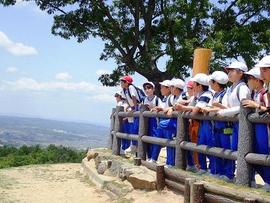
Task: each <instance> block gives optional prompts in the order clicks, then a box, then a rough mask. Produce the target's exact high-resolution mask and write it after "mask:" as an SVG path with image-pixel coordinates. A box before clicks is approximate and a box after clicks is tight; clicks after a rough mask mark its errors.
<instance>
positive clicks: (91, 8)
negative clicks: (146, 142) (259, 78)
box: [0, 0, 270, 86]
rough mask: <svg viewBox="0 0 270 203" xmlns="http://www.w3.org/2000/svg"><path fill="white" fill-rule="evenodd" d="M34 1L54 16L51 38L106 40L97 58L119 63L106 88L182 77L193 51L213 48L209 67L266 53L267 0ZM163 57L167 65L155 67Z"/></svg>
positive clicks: (269, 35) (269, 34) (269, 32)
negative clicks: (135, 79)
mask: <svg viewBox="0 0 270 203" xmlns="http://www.w3.org/2000/svg"><path fill="white" fill-rule="evenodd" d="M28 1H29V0H28ZM32 1H34V2H35V3H36V4H37V6H38V7H39V8H40V9H41V10H46V11H47V12H48V13H49V14H51V15H53V16H54V24H53V26H52V33H53V34H55V35H59V36H61V37H63V38H65V39H69V38H71V37H75V38H77V40H78V42H82V41H84V40H86V39H88V38H89V37H90V36H94V37H99V38H101V39H102V40H103V41H104V43H105V46H104V50H103V53H102V54H101V57H100V59H102V60H107V59H109V58H113V59H115V61H116V64H117V67H116V68H115V70H114V71H113V72H112V74H104V75H102V76H101V77H100V78H99V80H100V81H101V82H102V83H103V84H104V85H109V86H112V85H115V84H116V83H117V82H118V80H119V77H120V76H121V75H123V74H128V73H131V74H132V73H134V72H137V73H139V74H141V75H142V76H144V77H146V78H147V79H148V80H151V81H154V82H158V81H161V80H164V79H168V78H172V77H180V78H184V77H185V76H187V75H188V69H189V68H190V67H191V66H192V61H193V51H194V49H195V48H197V47H204V48H211V49H212V50H213V52H214V55H213V60H212V63H211V68H213V69H216V68H218V67H221V66H224V62H226V61H228V60H230V59H233V58H239V57H242V58H243V59H244V60H245V62H246V63H247V65H248V66H252V65H253V64H254V61H255V60H256V59H258V58H260V57H261V56H262V55H263V54H265V53H267V52H269V47H270V46H269V45H270V18H269V14H270V12H269V11H270V4H269V1H267V0H233V1H229V0H215V1H210V0H145V1H143V0H121V1H119V0H110V1H109V0H107V1H106V0H32ZM0 2H1V3H2V4H3V5H5V6H8V5H14V4H15V3H16V1H15V0H0ZM162 57H165V58H166V59H167V63H166V67H158V60H159V59H160V58H162Z"/></svg>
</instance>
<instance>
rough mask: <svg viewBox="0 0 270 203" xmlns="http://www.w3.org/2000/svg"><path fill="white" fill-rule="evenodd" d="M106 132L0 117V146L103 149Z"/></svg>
mask: <svg viewBox="0 0 270 203" xmlns="http://www.w3.org/2000/svg"><path fill="white" fill-rule="evenodd" d="M108 133H109V129H108V128H106V127H103V126H97V125H92V124H86V123H75V122H65V121H55V120H47V119H38V118H23V117H13V116H0V145H1V144H4V145H14V146H22V145H36V144H40V145H42V146H47V145H49V144H55V145H64V146H69V147H74V148H78V149H85V148H87V147H91V148H92V147H105V146H106V144H107V138H108Z"/></svg>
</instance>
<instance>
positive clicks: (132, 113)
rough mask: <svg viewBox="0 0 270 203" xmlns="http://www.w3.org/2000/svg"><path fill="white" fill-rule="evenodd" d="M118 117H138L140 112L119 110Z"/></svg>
mask: <svg viewBox="0 0 270 203" xmlns="http://www.w3.org/2000/svg"><path fill="white" fill-rule="evenodd" d="M118 115H119V116H120V117H122V118H125V117H139V116H140V112H139V111H129V112H124V111H122V112H119V114H118Z"/></svg>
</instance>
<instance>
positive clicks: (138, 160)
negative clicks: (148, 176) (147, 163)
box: [134, 157, 142, 166]
mask: <svg viewBox="0 0 270 203" xmlns="http://www.w3.org/2000/svg"><path fill="white" fill-rule="evenodd" d="M141 164H142V161H141V158H138V157H135V158H134V165H135V166H140V165H141Z"/></svg>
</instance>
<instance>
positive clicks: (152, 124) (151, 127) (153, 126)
mask: <svg viewBox="0 0 270 203" xmlns="http://www.w3.org/2000/svg"><path fill="white" fill-rule="evenodd" d="M148 136H152V137H157V119H156V118H149V120H148ZM147 154H148V155H147V156H148V158H149V159H154V158H153V157H152V154H153V144H148V149H147Z"/></svg>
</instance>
